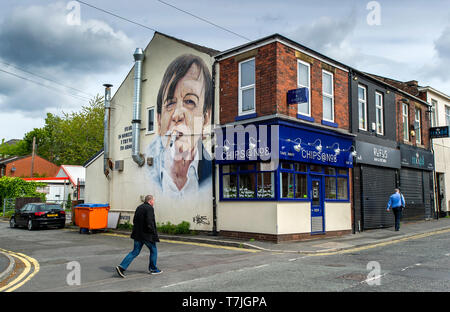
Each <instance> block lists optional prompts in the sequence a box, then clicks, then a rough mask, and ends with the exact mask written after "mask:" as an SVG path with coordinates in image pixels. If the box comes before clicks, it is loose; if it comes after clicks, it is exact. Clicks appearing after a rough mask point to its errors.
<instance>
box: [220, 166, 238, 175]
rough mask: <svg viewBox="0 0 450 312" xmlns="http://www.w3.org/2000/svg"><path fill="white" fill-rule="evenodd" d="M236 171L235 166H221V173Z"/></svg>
mask: <svg viewBox="0 0 450 312" xmlns="http://www.w3.org/2000/svg"><path fill="white" fill-rule="evenodd" d="M236 171H237V165H223V166H222V173H231V172H236Z"/></svg>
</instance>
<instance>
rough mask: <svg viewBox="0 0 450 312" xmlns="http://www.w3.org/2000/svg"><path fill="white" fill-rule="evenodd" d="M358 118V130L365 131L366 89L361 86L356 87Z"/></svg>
mask: <svg viewBox="0 0 450 312" xmlns="http://www.w3.org/2000/svg"><path fill="white" fill-rule="evenodd" d="M358 117H359V129H360V130H366V131H367V89H366V87H364V86H362V85H359V86H358Z"/></svg>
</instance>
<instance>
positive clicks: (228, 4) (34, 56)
mask: <svg viewBox="0 0 450 312" xmlns="http://www.w3.org/2000/svg"><path fill="white" fill-rule="evenodd" d="M83 2H85V3H88V4H90V5H92V6H95V7H98V8H101V9H103V10H107V11H109V12H112V13H114V14H116V15H119V16H121V17H123V18H126V19H129V20H132V21H134V22H136V23H139V24H142V25H144V26H146V27H147V28H145V27H141V26H138V25H136V24H133V23H130V22H127V21H124V20H123V19H120V18H117V17H114V16H112V15H109V14H106V13H104V12H102V11H101V10H97V9H94V8H92V7H90V6H88V5H86V4H81V3H79V2H75V1H69V0H67V1H66V0H64V1H61V0H59V1H58V0H20V1H17V0H2V1H1V4H0V8H1V9H0V140H1V139H6V140H10V139H21V138H23V136H24V134H25V133H27V132H29V131H31V130H33V129H34V128H41V127H43V126H44V125H45V117H46V115H47V113H52V114H56V115H62V114H63V113H70V112H76V111H80V110H81V107H82V106H87V105H88V103H89V99H92V98H93V97H94V96H95V95H97V94H100V95H103V94H104V87H103V84H104V83H110V84H113V85H114V87H113V88H112V93H113V94H114V91H115V89H116V88H117V87H118V86H120V84H121V82H122V81H123V80H124V79H125V76H126V75H127V73H128V72H129V70H130V69H131V68H132V66H133V52H134V50H135V49H136V48H137V47H141V48H145V47H146V46H147V44H148V43H149V42H150V40H151V38H152V37H153V34H154V31H153V30H157V31H159V32H162V33H165V34H168V35H171V36H174V37H177V38H179V39H183V40H186V41H190V42H193V43H196V44H200V45H203V46H207V47H209V48H213V49H216V50H220V51H224V50H227V49H231V48H233V47H236V46H239V45H242V44H245V43H247V42H248V40H247V39H250V40H257V39H259V38H262V37H265V36H269V35H272V34H274V33H279V34H281V35H283V36H286V37H288V38H290V39H292V40H294V41H296V42H298V43H300V44H303V45H305V46H307V47H310V48H312V49H313V50H315V51H317V52H320V53H322V54H325V55H327V56H329V57H331V58H333V59H335V60H337V61H340V62H342V63H344V64H347V65H349V66H352V67H354V68H356V69H358V70H362V71H366V72H369V73H373V74H377V75H381V76H385V77H389V78H392V79H396V80H401V81H409V80H417V81H418V82H419V85H421V86H431V87H433V88H435V89H437V90H439V91H441V92H443V93H446V94H448V95H450V0H429V1H418V0H409V1H403V0H380V1H366V0H364V1H363V0H339V1H336V0H315V1H305V0H295V1H291V0H280V1H273V0H246V1H243V0H226V1H225V0H191V1H186V0H184V1H182V0H164V2H165V3H166V4H165V3H163V1H159V0H132V1H131V0H127V1H125V0H114V1H111V0H109V1H108V0H83ZM168 4H170V5H172V6H175V7H178V8H179V9H181V10H184V11H186V12H189V13H191V14H194V15H196V16H198V17H201V18H203V19H205V20H207V21H209V22H211V23H214V24H216V25H218V26H220V27H222V28H225V29H227V30H229V31H225V30H223V29H222V28H219V27H216V26H214V25H211V24H210V23H207V22H205V21H203V20H200V19H197V18H195V17H193V16H191V15H189V14H186V13H184V12H181V11H179V10H177V9H175V8H173V7H171V6H170V5H168ZM152 29H153V30H152ZM246 38H247V39H246ZM42 78H46V79H42ZM30 80H32V81H33V82H32V81H30ZM130 101H131V99H130ZM130 119H131V117H130Z"/></svg>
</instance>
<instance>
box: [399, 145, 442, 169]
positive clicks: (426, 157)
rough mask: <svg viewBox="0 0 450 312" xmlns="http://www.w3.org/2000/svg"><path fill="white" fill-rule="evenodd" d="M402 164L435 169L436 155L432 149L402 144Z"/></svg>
mask: <svg viewBox="0 0 450 312" xmlns="http://www.w3.org/2000/svg"><path fill="white" fill-rule="evenodd" d="M400 153H401V165H402V166H403V167H411V168H416V169H422V170H433V169H434V157H433V154H432V153H431V152H430V151H427V150H424V149H419V148H416V147H413V146H407V145H404V144H401V145H400Z"/></svg>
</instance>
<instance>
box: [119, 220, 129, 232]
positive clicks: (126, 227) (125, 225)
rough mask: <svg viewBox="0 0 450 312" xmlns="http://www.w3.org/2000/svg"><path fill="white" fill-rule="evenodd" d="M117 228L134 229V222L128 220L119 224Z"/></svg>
mask: <svg viewBox="0 0 450 312" xmlns="http://www.w3.org/2000/svg"><path fill="white" fill-rule="evenodd" d="M117 228H118V229H119V230H132V229H133V224H131V223H130V222H128V221H126V222H125V223H123V224H119V225H117Z"/></svg>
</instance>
